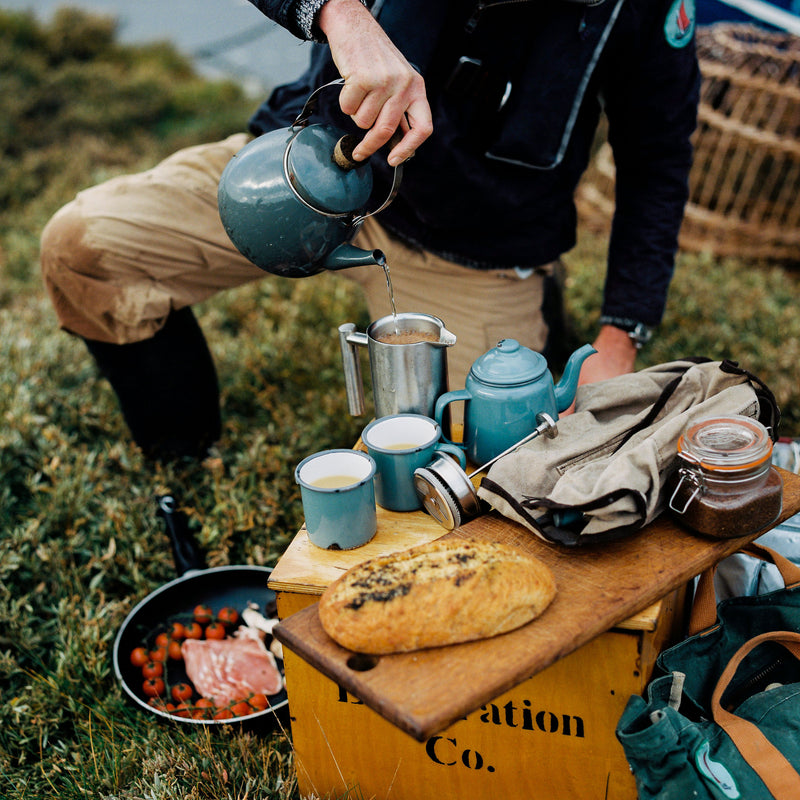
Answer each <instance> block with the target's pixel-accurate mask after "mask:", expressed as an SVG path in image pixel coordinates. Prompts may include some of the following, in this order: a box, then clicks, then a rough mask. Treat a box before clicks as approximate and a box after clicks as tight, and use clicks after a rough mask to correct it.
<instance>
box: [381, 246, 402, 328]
mask: <svg viewBox="0 0 800 800" xmlns="http://www.w3.org/2000/svg"><path fill="white" fill-rule="evenodd" d="M383 274H384V275H386V288H387V290H388V292H389V301H390V302H391V304H392V317H393V318H394V332H395V333H400V331H399V330H398V328H397V307H396V306H395V304H394V289H393V288H392V277H391V275H390V274H389V265H388V264H387V263H386V262H385V261H384V262H383Z"/></svg>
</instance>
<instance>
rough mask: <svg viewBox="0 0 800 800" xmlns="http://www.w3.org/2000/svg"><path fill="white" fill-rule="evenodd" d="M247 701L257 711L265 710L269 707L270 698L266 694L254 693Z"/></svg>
mask: <svg viewBox="0 0 800 800" xmlns="http://www.w3.org/2000/svg"><path fill="white" fill-rule="evenodd" d="M247 702H248V703H250V705H251V706H252V707H253V708H254V709H256V711H263V710H264V709H265V708H269V700H268V699H267V696H266V695H265V694H254V695H252V696H250V697H249V698H248V699H247Z"/></svg>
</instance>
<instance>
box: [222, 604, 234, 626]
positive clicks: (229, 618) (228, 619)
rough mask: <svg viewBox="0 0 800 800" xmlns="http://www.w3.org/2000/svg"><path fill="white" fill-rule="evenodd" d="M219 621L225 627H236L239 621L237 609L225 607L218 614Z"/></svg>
mask: <svg viewBox="0 0 800 800" xmlns="http://www.w3.org/2000/svg"><path fill="white" fill-rule="evenodd" d="M217 620H218V621H219V622H221V623H222V624H223V625H235V624H236V623H237V622H238V621H239V612H238V611H237V610H236V609H235V608H231V607H230V606H225V608H223V609H221V610H220V612H219V614H217Z"/></svg>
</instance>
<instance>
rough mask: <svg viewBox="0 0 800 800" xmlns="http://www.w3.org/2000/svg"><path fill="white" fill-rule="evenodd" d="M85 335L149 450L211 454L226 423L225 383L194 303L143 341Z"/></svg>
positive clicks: (156, 454) (170, 456)
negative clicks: (221, 393) (222, 402)
mask: <svg viewBox="0 0 800 800" xmlns="http://www.w3.org/2000/svg"><path fill="white" fill-rule="evenodd" d="M84 341H86V346H87V347H88V349H89V352H90V353H91V354H92V355H93V356H94V358H95V360H96V361H97V365H98V367H99V368H100V371H101V372H102V374H103V375H104V376H105V377H106V378H107V379H108V382H109V383H110V384H111V386H112V388H113V389H114V391H115V392H116V394H117V398H118V400H119V404H120V407H121V409H122V414H123V416H124V417H125V422H126V423H127V425H128V427H129V428H130V431H131V434H132V436H133V438H134V440H135V441H136V443H137V444H138V445H139V447H141V449H142V451H143V452H144V454H145V455H146V456H148V457H150V458H154V459H157V460H160V461H170V460H174V459H178V458H181V457H190V458H203V457H204V456H205V455H206V453H207V451H208V448H209V447H210V446H211V445H212V444H213V443H214V442H215V441H216V440H217V439H218V438H219V436H220V432H221V428H222V425H221V421H220V409H219V386H218V384H217V373H216V370H215V369H214V362H213V361H212V359H211V353H210V352H209V350H208V345H207V344H206V340H205V338H204V336H203V332H202V331H201V330H200V326H199V325H198V324H197V320H196V319H195V317H194V314H193V313H192V310H191V308H188V307H187V308H183V309H181V310H180V311H173V312H171V313H170V315H169V317H168V318H167V322H166V324H165V325H164V327H163V328H162V329H161V330H160V331H158V333H156V334H155V335H154V336H153V337H152V338H150V339H145V340H144V341H142V342H134V343H133V344H108V343H106V342H98V341H93V340H88V339H87V340H84Z"/></svg>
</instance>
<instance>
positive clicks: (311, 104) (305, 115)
mask: <svg viewBox="0 0 800 800" xmlns="http://www.w3.org/2000/svg"><path fill="white" fill-rule="evenodd" d="M344 82H345V79H344V78H336V79H334V80H332V81H329V82H328V83H323V84H322V86H318V87H317V88H316V89H314V91H313V92H311V94H310V95H309V96H308V98H307V100H306V102H305V104H304V105H303V108H302V110H301V111H300V113H299V114H298V115H297V118H296V119H295V121H294V122H293V123H292V128H305V127H306V125H308V120H309V119H310V118H311V115H312V114H313V113H314V112H315V111H316V110H317V103H318V102H319V100H318V97H319V93H320V92H321V91H322V90H323V89H327V88H328V87H329V86H344ZM350 138H351V137H350V136H344V137H342V139H340V140H339V143H338V148H337V149H338V150H339V151H340V152H341V150H342V149H345V150H346V149H348V147H349V151H350V152H352V150H353V148H352V146H350V145H348V147H345V139H350ZM401 138H402V131H401V130H400V129H399V128H398V129H397V130H396V131H395V132H394V134H393V135H392V138H391V139H390V140H389V145H390V147H393V146H394V145H395V144H396V143H397V142H399V141H400V139H401ZM342 155H344V154H342ZM347 160H349V159H347ZM337 163H339V162H338V160H337ZM357 163H358V162H350V165H349V167H348V165H347V164H346V163H345V164H342V163H339V165H340V166H342V167H343V168H344V169H347V168H352V167H353V166H355V165H356V164H357ZM402 180H403V164H402V163H401V164H398V165H397V166H396V167H395V168H394V174H393V176H392V185H391V187H390V188H389V194H388V196H387V197H386V199H385V200H384V201H383V203H381V205H380V206H378V208H376V209H375V210H374V211H369V212H367V213H366V214H362V215H361V216H358V217H356V218H355V219H354V220H353V227H356V226H358V225H360V224H361V223H362V222H363V221H364V220H365V219H367V217H371V216H373V215H374V214H379V213H380V212H381V211H383V209H384V208H386V206H388V205H389V203H391V202H392V200H394V198H395V197H397V192H398V191H399V189H400V182H401V181H402Z"/></svg>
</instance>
